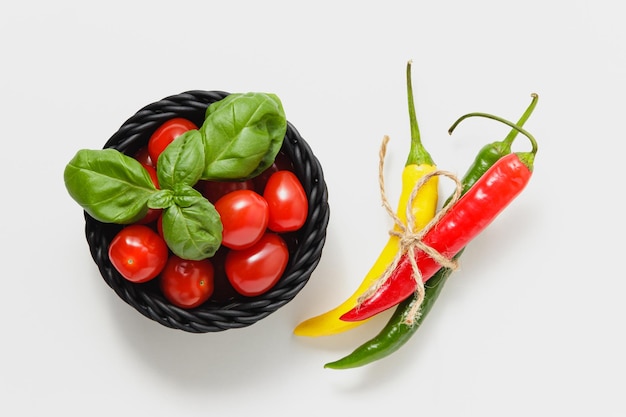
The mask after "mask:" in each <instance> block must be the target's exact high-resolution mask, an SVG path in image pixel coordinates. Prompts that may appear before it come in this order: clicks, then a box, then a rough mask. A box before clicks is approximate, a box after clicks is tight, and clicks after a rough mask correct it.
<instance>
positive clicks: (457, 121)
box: [448, 112, 537, 154]
mask: <svg viewBox="0 0 626 417" xmlns="http://www.w3.org/2000/svg"><path fill="white" fill-rule="evenodd" d="M469 117H485V118H487V119H492V120H496V121H498V122H500V123H504V124H505V125H508V126H510V127H512V128H513V129H514V130H517V131H518V132H519V133H521V134H523V135H524V136H526V137H527V138H528V139H529V140H530V143H531V145H532V150H531V151H530V153H533V154H536V153H537V141H536V140H535V138H534V136H533V135H531V134H530V133H529V132H528V131H527V130H526V129H524V128H523V127H521V126H518V125H516V124H515V123H513V122H511V121H509V120H506V119H503V118H502V117H499V116H495V115H493V114H489V113H480V112H476V113H467V114H465V115H463V116H461V117H459V118H458V119H457V120H456V121H455V122H454V123H453V124H452V126H450V128H449V129H448V134H450V135H451V134H452V132H453V131H454V129H456V127H457V126H458V124H459V123H461V121H463V120H465V119H467V118H469Z"/></svg>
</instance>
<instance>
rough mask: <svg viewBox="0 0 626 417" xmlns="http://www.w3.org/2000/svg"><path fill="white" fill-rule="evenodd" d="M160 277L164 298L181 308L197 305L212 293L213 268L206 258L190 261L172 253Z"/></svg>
mask: <svg viewBox="0 0 626 417" xmlns="http://www.w3.org/2000/svg"><path fill="white" fill-rule="evenodd" d="M160 279H161V281H160V285H161V291H162V292H163V295H164V296H165V298H167V299H168V300H169V302H170V303H172V304H174V305H176V306H178V307H181V308H194V307H198V306H199V305H200V304H202V303H204V302H205V301H206V300H208V299H209V298H210V297H211V295H212V294H213V288H214V281H213V279H214V270H213V264H212V263H211V261H210V260H208V259H203V260H200V261H191V260H186V259H182V258H179V257H178V256H176V255H172V256H171V257H170V258H169V259H168V261H167V264H166V265H165V268H163V272H161V278H160Z"/></svg>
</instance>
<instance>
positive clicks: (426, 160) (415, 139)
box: [406, 61, 435, 165]
mask: <svg viewBox="0 0 626 417" xmlns="http://www.w3.org/2000/svg"><path fill="white" fill-rule="evenodd" d="M412 63H413V61H409V62H407V65H406V87H407V95H408V99H409V121H410V124H411V148H410V149H409V156H408V157H407V160H406V165H411V164H415V165H435V163H434V161H433V158H432V157H431V156H430V153H428V151H427V150H426V148H424V145H423V144H422V139H421V136H420V130H419V125H418V123H417V116H416V114H415V102H414V100H413V83H412V81H411V64H412Z"/></svg>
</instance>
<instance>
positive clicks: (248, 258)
mask: <svg viewBox="0 0 626 417" xmlns="http://www.w3.org/2000/svg"><path fill="white" fill-rule="evenodd" d="M287 261H289V250H288V249H287V245H286V244H285V241H284V240H283V239H282V238H281V237H280V236H279V235H278V234H276V233H271V232H268V233H265V234H264V235H263V237H261V240H259V241H258V242H257V243H255V244H254V245H253V246H251V247H249V248H247V249H243V250H231V251H230V252H228V254H227V255H226V261H225V270H226V276H227V277H228V281H229V282H230V284H231V285H232V286H233V288H234V289H235V290H236V291H237V292H238V293H239V294H241V295H245V296H249V297H252V296H255V295H260V294H263V293H264V292H266V291H268V290H269V289H270V288H272V287H273V286H274V285H275V284H276V283H277V282H278V280H279V279H280V277H281V276H282V275H283V272H285V268H286V267H287Z"/></svg>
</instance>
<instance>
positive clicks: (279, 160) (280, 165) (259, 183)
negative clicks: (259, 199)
mask: <svg viewBox="0 0 626 417" xmlns="http://www.w3.org/2000/svg"><path fill="white" fill-rule="evenodd" d="M283 169H284V170H288V171H293V162H292V161H291V159H289V157H288V156H287V154H286V153H284V152H283V151H280V152H278V154H276V158H274V162H273V163H272V165H270V166H269V167H268V168H267V169H266V170H265V171H263V172H261V173H260V174H259V175H257V176H256V177H254V178H253V181H254V189H255V190H256V192H257V193H259V194H263V191H264V190H265V185H266V184H267V180H268V179H269V178H270V177H271V176H272V174H274V173H275V172H276V171H281V170H283Z"/></svg>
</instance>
